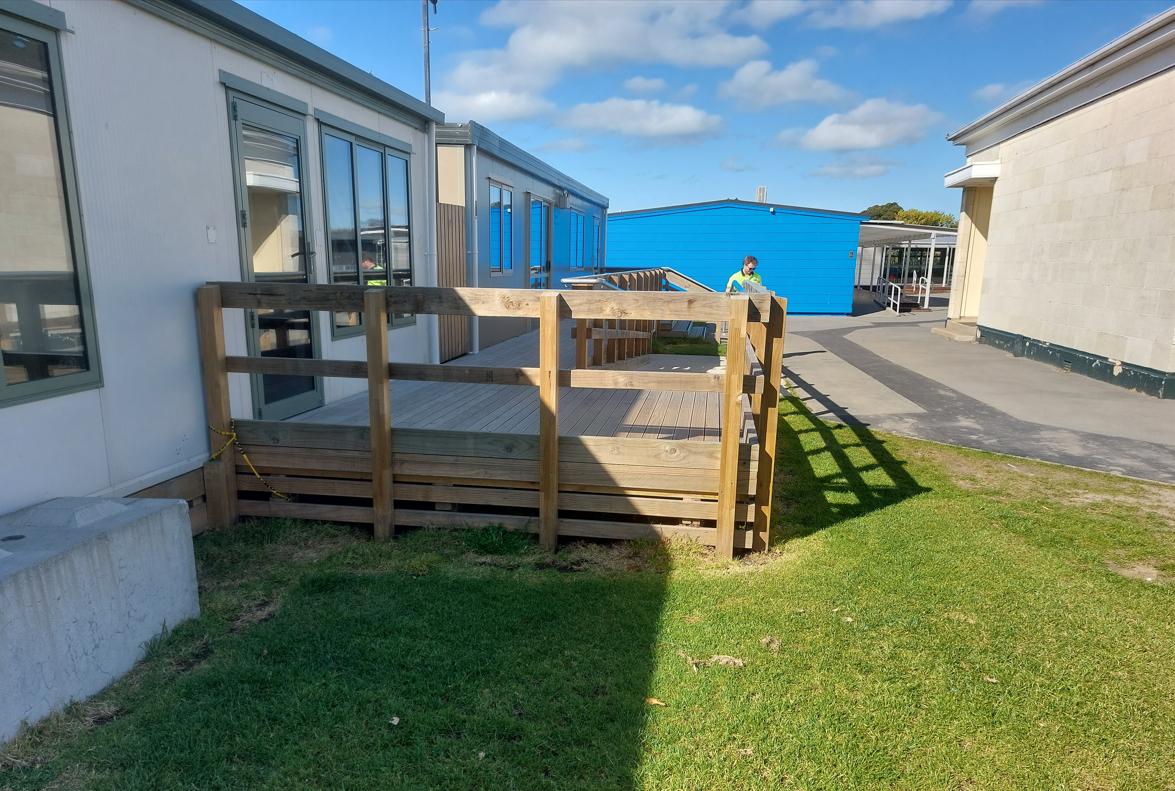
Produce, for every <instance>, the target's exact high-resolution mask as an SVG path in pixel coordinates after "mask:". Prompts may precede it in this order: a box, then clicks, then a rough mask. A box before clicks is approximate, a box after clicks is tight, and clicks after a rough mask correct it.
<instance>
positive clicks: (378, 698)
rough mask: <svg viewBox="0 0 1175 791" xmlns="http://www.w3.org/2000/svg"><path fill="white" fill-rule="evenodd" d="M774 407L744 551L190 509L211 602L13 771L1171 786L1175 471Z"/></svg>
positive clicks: (402, 780)
mask: <svg viewBox="0 0 1175 791" xmlns="http://www.w3.org/2000/svg"><path fill="white" fill-rule="evenodd" d="M781 420H782V421H783V422H782V426H781V433H780V451H781V452H780V464H779V479H778V486H777V500H776V506H777V508H776V542H775V546H774V548H773V550H772V552H771V553H769V554H767V555H759V556H750V557H747V558H744V559H742V560H740V561H734V562H724V561H718V560H715V559H713V558H711V557H710V556H708V555H707V554H706V553H705V552H703V551H701V550H699V549H697V548H694V547H691V546H689V545H685V544H673V545H670V546H668V547H662V546H660V545H652V544H616V545H591V544H579V545H573V546H566V547H564V548H562V549H561V550H560V552H559V553H558V554H557V555H555V556H554V557H549V556H545V555H543V554H541V553H540V552H538V551H537V550H536V548H535V545H534V542H533V541H532V539H531V538H530V537H529V536H523V535H518V534H512V533H505V532H502V531H500V530H494V529H487V530H483V531H471V532H465V533H461V532H452V533H446V532H441V531H417V532H413V533H410V534H407V535H405V536H402V537H400V538H398V539H397V540H396V541H394V542H391V543H388V544H376V543H373V542H371V541H369V540H368V539H367V538H366V537H365V536H364V534H363V533H362V531H359V530H355V529H351V528H346V527H339V526H330V525H316V524H301V523H289V522H278V521H269V522H261V523H254V524H250V525H247V526H244V527H240V528H238V529H235V530H233V531H229V532H223V533H217V534H212V535H205V536H201V537H200V538H198V539H197V541H196V548H197V559H198V563H199V571H200V579H201V590H202V593H201V596H202V605H203V615H202V616H201V617H200V618H199V619H198V620H196V621H193V622H190V623H187V624H184V625H182V626H180V627H179V628H178V629H176V630H175V631H174V632H173V633H172V634H171V635H169V636H168V637H166V638H164V639H161V640H160V641H158V643H156V644H154V645H152V646H151V647H150V651H149V655H148V658H147V659H146V660H145V661H144V662H142V663H141V664H140V665H139V666H138V667H137V668H136V669H135V670H134V671H133V672H132V673H131V674H130V675H129V676H128V677H126V678H125V679H124V680H122V681H120V682H119V683H117V684H115V685H114V686H113V687H111V688H110V689H109V690H107V691H105V692H103V693H102V694H100V695H99V696H97V697H96V698H94V699H93V700H91V701H89V702H86V703H82V704H77V705H75V706H73V707H71V708H70V709H69V710H68V711H66V712H64V713H63V714H60V715H57V716H54V717H52V718H51V719H49V720H48V721H46V722H45V723H43V724H41V725H39V726H37V727H36V728H33V729H31V730H30V731H28V732H26V734H25V735H23V736H22V737H20V738H18V739H17V740H16V741H15V742H13V743H11V744H10V745H8V746H7V747H5V748H2V749H0V788H13V789H32V788H38V789H39V788H49V787H52V788H109V789H137V788H141V789H165V788H192V789H206V788H223V789H228V788H247V787H255V788H271V789H289V788H356V789H359V788H413V789H416V788H487V789H499V788H524V789H527V788H650V789H718V788H778V787H785V788H786V787H794V788H806V789H846V788H862V789H864V788H878V787H896V788H903V789H919V788H933V789H969V790H970V789H1010V788H1023V789H1038V788H1072V789H1108V788H1137V789H1162V788H1172V787H1175V763H1173V761H1175V759H1173V756H1175V590H1173V586H1172V579H1173V577H1175V517H1173V514H1175V490H1173V489H1172V488H1171V487H1164V486H1160V485H1151V484H1145V483H1138V482H1135V481H1130V480H1125V479H1120V478H1113V477H1110V476H1105V475H1099V474H1095V473H1085V472H1080V471H1075V470H1071V469H1067V468H1061V467H1055V466H1049V465H1044V464H1036V463H1032V462H1025V461H1021V460H1018V459H1010V458H1005V457H1000V456H993V455H990V454H984V453H979V452H975V451H968V450H960V449H955V448H949V447H944V446H939V445H934V444H930V443H924V442H918V441H914V440H907V439H901V438H895V437H888V436H886V437H875V436H873V435H871V434H870V433H869V432H868V431H866V430H863V429H854V428H848V427H832V426H830V425H826V424H824V423H821V422H819V421H816V420H814V419H812V418H811V417H810V416H809V415H808V413H807V412H806V411H804V410H803V408H802V407H801V406H800V405H799V404H798V402H795V401H789V402H788V403H787V404H786V408H785V410H784V414H783V415H782V416H781ZM714 657H729V659H714ZM661 704H663V705H661Z"/></svg>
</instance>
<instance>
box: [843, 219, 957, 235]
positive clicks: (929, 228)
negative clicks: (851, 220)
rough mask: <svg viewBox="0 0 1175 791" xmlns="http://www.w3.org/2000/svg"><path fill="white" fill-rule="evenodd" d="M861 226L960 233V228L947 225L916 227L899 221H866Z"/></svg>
mask: <svg viewBox="0 0 1175 791" xmlns="http://www.w3.org/2000/svg"><path fill="white" fill-rule="evenodd" d="M861 225H868V226H870V227H873V228H898V229H901V228H910V229H912V230H915V231H930V232H932V233H958V232H959V229H958V227H957V226H956V227H954V228H951V227H950V226H947V225H914V224H913V223H908V222H899V221H898V220H866V221H865V222H863V223H861Z"/></svg>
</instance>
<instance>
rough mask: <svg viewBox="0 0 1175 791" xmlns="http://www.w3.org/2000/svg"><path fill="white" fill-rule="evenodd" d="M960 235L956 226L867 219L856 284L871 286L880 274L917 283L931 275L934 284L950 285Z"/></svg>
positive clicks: (864, 225)
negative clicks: (919, 279) (948, 226)
mask: <svg viewBox="0 0 1175 791" xmlns="http://www.w3.org/2000/svg"><path fill="white" fill-rule="evenodd" d="M958 235H959V233H958V230H957V229H955V228H943V227H939V226H934V225H907V224H906V223H902V222H896V221H890V220H869V221H868V222H863V223H861V236H860V239H859V241H858V251H857V279H856V285H858V286H871V285H873V284H874V283H876V282H877V279H878V278H885V279H887V280H891V281H893V282H897V283H913V282H914V281H916V280H917V279H918V278H919V277H922V276H927V277H929V278H930V281H931V286H932V287H933V288H947V287H949V286H950V283H951V279H950V278H951V269H952V268H953V266H954V263H955V242H956V241H957V239H958ZM866 251H868V252H866Z"/></svg>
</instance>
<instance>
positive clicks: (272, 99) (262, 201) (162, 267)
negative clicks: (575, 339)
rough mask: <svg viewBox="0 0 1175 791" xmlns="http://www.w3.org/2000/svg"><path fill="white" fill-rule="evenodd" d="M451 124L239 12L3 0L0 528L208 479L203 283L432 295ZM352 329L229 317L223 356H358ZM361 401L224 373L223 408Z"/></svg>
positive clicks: (248, 315)
mask: <svg viewBox="0 0 1175 791" xmlns="http://www.w3.org/2000/svg"><path fill="white" fill-rule="evenodd" d="M443 120H444V119H443V117H442V115H441V114H440V113H439V112H438V111H436V110H435V109H433V108H432V107H429V106H428V105H426V104H424V103H423V102H421V101H419V100H417V99H415V98H413V97H412V96H410V95H408V94H406V93H404V92H403V91H401V90H399V89H397V88H395V87H393V86H392V85H389V84H387V83H385V82H383V81H381V80H379V79H376V78H375V77H373V76H372V75H370V74H368V73H366V72H364V71H361V70H359V69H357V68H355V67H354V66H352V65H350V64H348V63H346V62H344V61H342V60H340V59H339V58H337V57H335V56H333V55H330V54H329V53H327V52H325V51H324V50H322V49H320V48H318V47H316V46H314V45H312V44H310V43H309V42H307V41H305V40H303V39H301V38H298V37H297V36H295V35H293V34H291V33H290V32H288V31H286V30H284V29H283V28H281V27H279V26H277V25H275V24H273V23H271V22H269V21H267V20H265V19H263V18H262V17H260V16H258V15H256V14H254V13H252V12H250V11H248V10H247V9H245V8H243V7H241V6H238V5H236V4H234V3H231V2H216V1H214V0H50V1H49V2H39V1H38V0H0V358H2V359H3V368H2V371H0V438H2V439H0V448H2V450H0V513H4V512H7V511H11V510H15V509H18V508H22V507H24V506H27V505H30V504H33V503H36V502H39V501H42V500H46V499H48V498H52V497H59V496H87V495H116V496H120V495H125V494H130V493H135V492H139V491H142V490H144V489H147V488H148V487H152V486H154V485H156V484H159V483H160V482H164V481H168V480H172V479H177V478H179V477H182V476H184V475H185V474H188V475H189V476H191V475H196V476H198V470H199V469H200V467H201V465H202V464H203V463H204V462H205V461H206V460H207V459H208V456H209V452H210V448H209V441H208V427H207V426H206V425H205V412H204V403H203V390H202V386H201V381H200V365H199V350H198V345H197V337H196V320H195V309H194V292H195V289H196V287H197V286H199V285H201V284H203V283H205V282H206V281H257V282H283V283H346V284H360V283H367V284H371V285H384V284H387V285H404V284H416V285H426V286H427V285H435V278H436V272H435V220H434V217H435V213H434V207H435V203H434V200H433V197H432V196H434V195H435V185H434V183H433V177H432V175H431V174H433V173H434V172H435V162H434V152H435V147H434V145H433V135H434V133H435V132H434V130H435V125H436V124H437V123H439V122H442V121H443ZM360 322H361V317H360V316H358V315H354V314H337V315H334V316H329V315H327V314H325V313H309V312H305V313H299V312H284V313H283V312H273V311H257V312H253V311H247V312H246V311H229V312H228V313H227V318H226V321H225V325H226V341H227V346H228V353H229V354H245V353H253V354H260V355H262V356H278V357H281V356H285V357H321V358H328V359H363V358H364V339H363V337H362V335H363V328H362V326H360ZM393 325H394V326H393V327H392V328H391V329H390V335H391V341H390V344H389V345H390V347H391V350H392V351H391V353H392V355H393V357H394V358H395V359H397V360H401V361H409V362H431V361H435V360H436V359H437V358H438V348H437V340H436V339H437V333H436V320H435V317H425V316H420V317H414V316H402V317H396V318H395V321H394V322H393ZM364 385H365V383H364V382H362V381H356V380H346V379H329V380H322V379H316V378H312V377H292V376H284V377H283V376H268V375H266V376H255V377H253V378H252V379H250V377H247V376H244V375H234V376H233V377H231V384H230V386H231V390H232V392H231V398H232V411H233V414H234V415H235V416H238V417H264V418H282V417H286V416H290V415H292V414H296V413H298V412H302V411H306V410H309V409H313V408H315V407H317V406H319V405H321V404H324V403H327V402H330V401H333V400H336V399H339V398H342V397H344V396H347V395H350V394H352V393H354V392H357V391H358V390H361V389H362V388H363V387H364ZM199 491H202V489H200V490H199ZM193 492H195V489H194V488H193ZM189 499H198V498H195V497H193V498H189ZM193 520H194V522H198V521H199V515H198V513H196V512H195V511H194V512H193Z"/></svg>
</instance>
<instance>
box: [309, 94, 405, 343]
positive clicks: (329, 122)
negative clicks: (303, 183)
mask: <svg viewBox="0 0 1175 791" xmlns="http://www.w3.org/2000/svg"><path fill="white" fill-rule="evenodd" d="M315 119H316V120H317V121H318V163H319V177H320V178H321V179H322V220H323V231H324V233H323V245H324V250H323V252H324V253H325V254H326V280H327V283H330V284H331V285H333V284H334V282H335V271H334V259H333V253H332V251H331V235H330V200H329V195H328V190H327V181H326V156H325V152H326V137H327V135H330V136H331V137H335V138H338V139H340V140H345V141H347V142H348V143H349V144H350V146H351V205H352V213H353V214H354V217H353V218H352V220H353V222H354V224H355V244H356V247H355V255H356V261H355V265H356V268H357V272H358V269H359V255H360V251H361V249H362V244H361V241H360V239H359V234H360V228H359V193H358V189H359V157H358V156H356V147H357V146H363V147H364V148H369V149H372V150H375V151H378V152H379V153H380V154H381V155H382V158H381V160H380V177H381V179H382V183H383V206H384V233H385V234H386V235H385V239H387V240H388V243H389V245H390V243H391V239H392V225H391V217H390V216H389V215H390V212H389V210H388V209H389V206H390V200H389V197H390V196H389V193H388V163H387V158H388V157H395V158H397V159H400V160H402V161H403V162H404V173H405V177H406V184H407V187H408V189H407V194H406V195H405V198H406V200H405V202H406V204H407V207H408V271H409V272H410V273H411V276H412V284H413V285H416V255H415V251H414V250H413V247H414V245H415V242H416V228H415V226H414V224H413V222H412V147H411V146H410V145H408V144H407V143H402V142H400V141H398V140H394V139H393V138H389V137H386V136H384V135H380V134H377V133H375V132H370V133H368V134H361V133H360V132H362V131H363V130H362V128H361V127H358V126H355V125H354V124H351V123H350V122H346V123H343V122H342V119H339V121H338V122H337V123H336V122H335V118H334V117H333V116H330V117H327V115H326V113H317V112H316V113H315ZM344 126H346V127H349V128H346V129H344V128H343V127H344ZM389 263H390V262H389ZM386 274H387V276H388V279H389V281H390V280H391V276H392V271H391V270H390V269H388V270H387V272H386ZM346 285H350V284H346ZM385 288H395V286H394V285H388V286H385ZM328 316H329V321H330V337H331V340H332V341H335V340H344V339H346V338H354V337H358V336H360V335H363V334H364V333H365V332H366V329H365V328H364V326H363V315H362V314H360V315H359V322H358V323H357V324H356V325H355V326H353V327H340V326H338V325H337V324H336V323H335V317H334V314H333V313H329V314H328ZM415 324H416V316H415V314H410V315H406V316H405V315H395V314H393V315H392V316H391V321H390V322H389V323H388V328H389V329H399V328H400V327H412V326H414V325H415Z"/></svg>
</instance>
